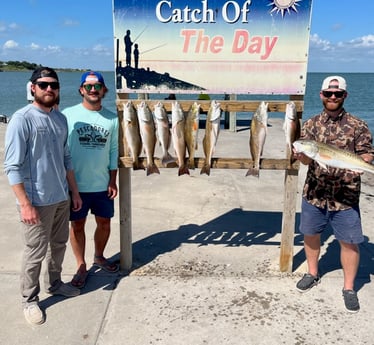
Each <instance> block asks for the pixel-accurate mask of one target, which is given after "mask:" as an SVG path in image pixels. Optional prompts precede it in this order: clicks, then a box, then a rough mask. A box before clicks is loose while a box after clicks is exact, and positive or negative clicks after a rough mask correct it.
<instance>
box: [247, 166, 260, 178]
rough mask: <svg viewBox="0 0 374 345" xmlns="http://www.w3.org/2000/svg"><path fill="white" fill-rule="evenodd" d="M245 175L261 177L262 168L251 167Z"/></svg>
mask: <svg viewBox="0 0 374 345" xmlns="http://www.w3.org/2000/svg"><path fill="white" fill-rule="evenodd" d="M245 176H255V177H259V176H260V169H258V168H249V169H248V171H247V173H246V174H245Z"/></svg>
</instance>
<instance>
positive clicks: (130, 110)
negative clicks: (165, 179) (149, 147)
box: [123, 101, 144, 170]
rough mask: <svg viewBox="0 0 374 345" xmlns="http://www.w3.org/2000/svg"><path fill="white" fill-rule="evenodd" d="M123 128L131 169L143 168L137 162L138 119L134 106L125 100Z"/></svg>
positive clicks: (138, 145) (138, 154) (138, 141)
mask: <svg viewBox="0 0 374 345" xmlns="http://www.w3.org/2000/svg"><path fill="white" fill-rule="evenodd" d="M123 128H124V136H125V139H126V142H127V146H128V148H129V151H130V154H131V158H132V165H133V169H134V170H138V169H144V166H143V165H142V164H140V163H139V156H140V154H141V152H142V139H141V137H140V129H139V121H138V117H137V115H136V110H135V107H134V105H133V104H132V102H131V101H129V102H127V103H126V104H125V106H124V109H123Z"/></svg>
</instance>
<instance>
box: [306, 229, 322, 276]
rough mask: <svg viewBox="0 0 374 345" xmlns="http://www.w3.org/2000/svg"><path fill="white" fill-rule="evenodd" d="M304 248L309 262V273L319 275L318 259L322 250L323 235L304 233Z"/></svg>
mask: <svg viewBox="0 0 374 345" xmlns="http://www.w3.org/2000/svg"><path fill="white" fill-rule="evenodd" d="M304 250H305V255H306V260H307V263H308V273H309V274H311V275H313V276H317V275H318V259H319V255H320V251H321V236H320V235H319V234H317V235H312V236H310V235H304Z"/></svg>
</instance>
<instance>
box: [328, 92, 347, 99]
mask: <svg viewBox="0 0 374 345" xmlns="http://www.w3.org/2000/svg"><path fill="white" fill-rule="evenodd" d="M322 95H323V96H324V97H327V98H330V97H331V96H332V95H335V97H336V98H342V97H343V96H344V95H345V91H322Z"/></svg>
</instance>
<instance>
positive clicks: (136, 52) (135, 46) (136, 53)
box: [134, 43, 139, 69]
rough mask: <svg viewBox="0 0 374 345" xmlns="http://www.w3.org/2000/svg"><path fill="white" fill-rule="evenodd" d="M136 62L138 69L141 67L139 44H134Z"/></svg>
mask: <svg viewBox="0 0 374 345" xmlns="http://www.w3.org/2000/svg"><path fill="white" fill-rule="evenodd" d="M134 61H135V68H136V69H138V67H139V49H138V44H137V43H135V44H134Z"/></svg>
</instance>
